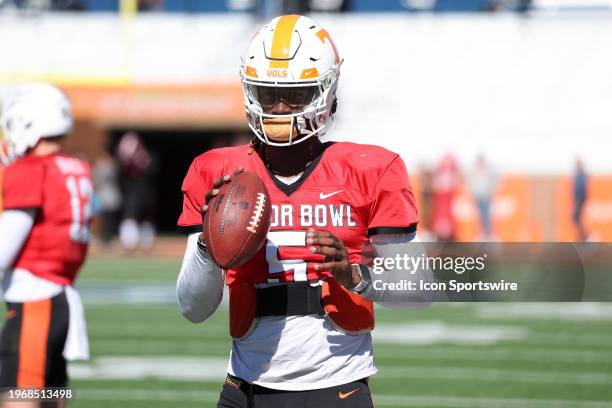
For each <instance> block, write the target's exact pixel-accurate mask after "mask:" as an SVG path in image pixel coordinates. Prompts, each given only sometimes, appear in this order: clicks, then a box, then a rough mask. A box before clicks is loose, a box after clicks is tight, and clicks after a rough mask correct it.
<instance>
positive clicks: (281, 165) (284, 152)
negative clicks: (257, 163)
mask: <svg viewBox="0 0 612 408" xmlns="http://www.w3.org/2000/svg"><path fill="white" fill-rule="evenodd" d="M323 149H324V145H323V143H321V140H319V138H318V137H310V138H308V139H307V140H305V141H304V142H303V143H296V144H292V145H289V146H272V145H268V144H264V143H260V144H259V146H258V147H257V149H256V150H257V153H258V154H259V157H261V160H262V161H263V162H264V163H265V164H266V166H267V167H268V168H269V169H270V171H272V173H274V174H276V175H279V176H283V177H289V176H295V175H296V174H300V173H301V172H303V171H304V170H305V169H306V167H307V166H308V164H309V163H310V162H311V161H313V160H314V159H315V158H316V157H317V156H318V155H319V154H320V153H321V152H322V151H323Z"/></svg>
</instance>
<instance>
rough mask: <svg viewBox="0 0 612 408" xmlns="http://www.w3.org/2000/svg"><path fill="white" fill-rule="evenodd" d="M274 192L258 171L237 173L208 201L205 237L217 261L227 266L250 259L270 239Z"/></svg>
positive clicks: (234, 265) (238, 264)
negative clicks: (271, 199) (268, 188)
mask: <svg viewBox="0 0 612 408" xmlns="http://www.w3.org/2000/svg"><path fill="white" fill-rule="evenodd" d="M270 210H271V204H270V195H269V194H268V190H267V189H266V186H265V185H264V183H263V181H262V180H261V179H260V178H259V176H258V175H257V174H255V173H251V172H246V171H245V172H243V173H240V174H238V175H236V176H233V177H232V179H231V181H230V182H229V183H226V184H224V185H223V186H221V188H220V189H219V194H218V195H217V196H215V197H214V198H213V199H212V200H210V202H209V203H208V210H207V211H206V214H205V216H204V224H203V230H204V241H205V242H206V246H207V247H208V252H209V253H210V256H211V257H212V259H213V261H215V263H216V264H217V265H219V266H220V267H221V268H223V269H230V268H235V267H237V266H240V265H242V264H243V263H245V262H246V261H248V260H249V259H250V258H251V257H253V255H255V254H256V253H257V251H259V250H260V249H261V247H262V246H263V245H264V243H265V242H266V236H267V234H268V230H269V229H270Z"/></svg>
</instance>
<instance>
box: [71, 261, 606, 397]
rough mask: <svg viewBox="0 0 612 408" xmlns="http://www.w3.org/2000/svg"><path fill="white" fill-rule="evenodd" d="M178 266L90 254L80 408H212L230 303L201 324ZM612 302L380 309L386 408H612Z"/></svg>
mask: <svg viewBox="0 0 612 408" xmlns="http://www.w3.org/2000/svg"><path fill="white" fill-rule="evenodd" d="M178 265H179V261H178V260H177V261H169V260H160V259H155V258H149V259H147V258H106V259H100V258H98V259H91V260H90V261H89V262H88V264H87V265H86V267H85V269H84V271H83V272H82V274H81V276H80V278H79V281H78V286H79V287H80V289H81V293H82V297H83V300H84V303H85V308H86V314H87V321H88V331H89V337H90V347H91V352H92V360H91V361H90V362H88V363H75V364H72V365H71V367H70V373H71V375H72V377H73V380H72V383H71V384H72V387H73V388H74V389H75V391H76V395H77V397H76V400H75V401H74V402H73V403H71V406H74V407H92V408H94V407H109V406H111V407H147V408H148V407H152V408H154V407H175V406H181V407H214V406H215V402H216V399H217V395H218V392H219V390H220V387H221V384H222V381H223V378H224V369H225V365H226V363H227V357H228V355H229V349H230V338H229V335H228V330H227V328H228V323H227V308H226V306H223V307H221V308H220V309H219V311H218V312H217V313H216V314H215V315H214V316H213V318H211V319H210V320H208V321H206V322H205V323H202V324H197V325H195V324H192V323H190V322H188V321H186V320H185V319H184V318H183V317H182V316H181V315H180V312H179V310H178V307H177V305H176V301H175V298H174V296H175V295H174V281H175V277H176V274H177V271H178ZM611 323H612V305H610V304H602V303H581V304H566V303H556V304H552V303H548V304H542V303H531V304H530V303H523V304H518V303H516V304H499V303H496V304H436V305H433V306H431V307H429V308H426V309H423V310H408V311H407V310H403V311H392V310H385V309H378V310H377V328H376V330H375V332H374V339H375V355H376V362H377V366H378V369H379V373H378V374H377V375H376V376H374V377H373V378H372V381H371V388H372V391H373V394H374V399H375V403H376V406H377V407H466V408H469V407H487V408H488V407H612V324H611Z"/></svg>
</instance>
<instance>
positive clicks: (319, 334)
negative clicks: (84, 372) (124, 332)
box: [177, 15, 429, 408]
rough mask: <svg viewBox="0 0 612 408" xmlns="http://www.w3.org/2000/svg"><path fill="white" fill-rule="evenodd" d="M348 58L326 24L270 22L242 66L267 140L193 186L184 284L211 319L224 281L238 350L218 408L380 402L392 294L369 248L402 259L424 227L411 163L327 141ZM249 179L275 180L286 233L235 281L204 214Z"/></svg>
mask: <svg viewBox="0 0 612 408" xmlns="http://www.w3.org/2000/svg"><path fill="white" fill-rule="evenodd" d="M341 63H342V60H341V58H340V54H339V52H338V49H337V48H336V46H335V44H334V42H333V41H332V39H331V37H330V35H329V34H328V32H327V31H326V30H325V29H323V28H322V27H321V26H319V25H318V24H317V23H316V22H315V21H313V20H312V19H310V18H308V17H303V16H297V15H286V16H282V17H278V18H275V19H273V20H272V21H271V22H269V23H268V24H266V25H265V26H264V27H263V28H261V29H260V30H259V31H258V32H257V33H256V34H255V35H254V36H253V38H252V40H251V42H250V45H249V47H248V51H247V53H246V55H245V57H244V60H243V66H242V70H241V77H242V84H243V89H244V104H245V109H246V114H247V119H248V124H249V126H250V128H251V130H252V131H253V134H254V138H253V141H252V142H251V143H250V144H249V145H243V146H237V147H229V148H221V149H214V150H210V151H208V152H206V153H204V154H202V155H200V156H199V157H197V158H196V159H195V160H194V161H193V163H192V164H191V167H190V168H189V170H188V173H187V175H186V177H185V180H184V182H183V186H182V190H183V193H184V203H183V212H182V214H181V216H180V218H179V220H178V225H179V226H180V227H182V228H183V229H184V230H185V231H187V232H190V235H189V238H188V242H187V250H186V253H185V256H184V260H183V264H182V268H181V272H180V275H179V279H178V282H177V295H178V300H179V304H180V307H181V311H182V313H183V314H184V315H185V316H186V317H187V318H188V319H189V320H191V321H193V322H200V321H203V320H204V319H206V318H207V317H208V316H210V315H211V314H212V313H213V312H214V311H215V310H216V308H217V306H218V305H219V303H220V301H221V298H222V296H223V284H224V282H225V283H226V284H227V285H228V287H229V303H230V334H231V336H232V337H233V342H232V350H231V356H230V362H229V365H228V375H227V378H226V381H225V384H224V386H223V390H222V392H221V395H220V398H219V401H218V405H217V406H218V407H226V408H229V407H231V408H247V407H248V408H259V407H272V406H273V407H277V408H282V407H295V408H302V407H304V408H306V407H326V408H334V407H353V408H362V407H363V408H365V407H372V406H373V403H372V399H371V396H370V391H369V388H368V377H370V376H371V375H373V374H374V373H376V371H377V370H376V368H375V366H374V361H373V352H372V338H371V335H370V331H371V330H372V329H373V327H374V314H373V305H372V300H381V299H380V298H379V297H377V295H376V293H375V291H373V290H372V285H371V282H372V275H371V271H370V268H369V267H368V265H367V262H366V260H365V258H364V252H365V250H366V248H368V246H370V245H373V246H374V248H375V250H376V251H377V252H378V254H379V255H381V256H385V255H390V254H389V249H390V248H393V249H394V248H397V245H396V244H402V243H408V242H411V241H415V240H417V237H416V226H417V222H418V218H417V211H416V208H415V200H414V196H413V193H412V189H411V187H410V183H409V180H408V174H407V172H406V168H405V166H404V163H403V161H402V159H401V158H400V157H399V156H398V155H397V154H395V153H393V152H390V151H388V150H386V149H383V148H381V147H377V146H372V145H360V144H355V143H348V142H337V143H331V142H328V143H324V142H322V141H321V139H320V137H321V136H323V135H325V134H327V133H328V132H329V131H330V129H331V127H332V125H333V114H334V112H335V110H336V104H337V102H336V89H337V86H338V78H339V74H340V65H341ZM243 170H247V171H251V172H255V173H257V174H258V175H259V176H260V177H261V178H262V180H263V181H264V183H265V184H266V186H267V189H268V191H269V193H270V197H271V201H272V225H271V229H270V232H269V234H268V237H267V242H266V245H265V246H264V248H262V250H261V251H260V252H259V253H258V254H256V255H255V256H254V257H253V258H251V259H250V260H249V261H247V263H246V264H244V265H242V266H240V267H238V268H235V269H230V270H227V271H225V274H223V271H221V270H220V269H219V268H218V267H217V266H216V265H215V264H214V263H213V262H212V261H211V258H210V256H209V255H208V253H207V252H206V246H205V244H204V243H203V241H202V240H201V238H200V231H201V228H202V214H203V213H204V212H205V211H206V210H207V209H208V207H207V204H208V203H209V201H210V200H211V199H212V198H213V197H214V196H216V195H217V194H219V188H220V187H221V186H222V185H223V184H224V183H227V182H229V181H230V180H231V178H232V176H233V175H234V174H236V173H238V172H240V171H243ZM392 252H393V250H392ZM393 255H394V254H393ZM419 273H421V274H423V276H421V278H429V277H428V276H427V275H426V271H423V272H421V271H419ZM419 273H417V274H416V275H417V276H419ZM421 296H422V294H419V293H417V292H407V293H406V294H404V295H403V297H401V299H400V300H402V301H405V302H415V301H420V300H424V299H421ZM385 300H389V299H388V298H387V299H385Z"/></svg>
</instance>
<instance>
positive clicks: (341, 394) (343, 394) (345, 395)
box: [338, 388, 359, 399]
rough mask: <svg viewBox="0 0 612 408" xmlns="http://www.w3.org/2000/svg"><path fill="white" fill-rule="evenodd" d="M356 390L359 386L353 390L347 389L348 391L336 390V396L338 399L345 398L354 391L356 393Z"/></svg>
mask: <svg viewBox="0 0 612 408" xmlns="http://www.w3.org/2000/svg"><path fill="white" fill-rule="evenodd" d="M357 391H359V388H355V389H354V390H353V391H349V392H346V393H344V392H342V391H338V397H340V399H345V398H348V397H350V396H351V395H353V394H354V393H356V392H357Z"/></svg>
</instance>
